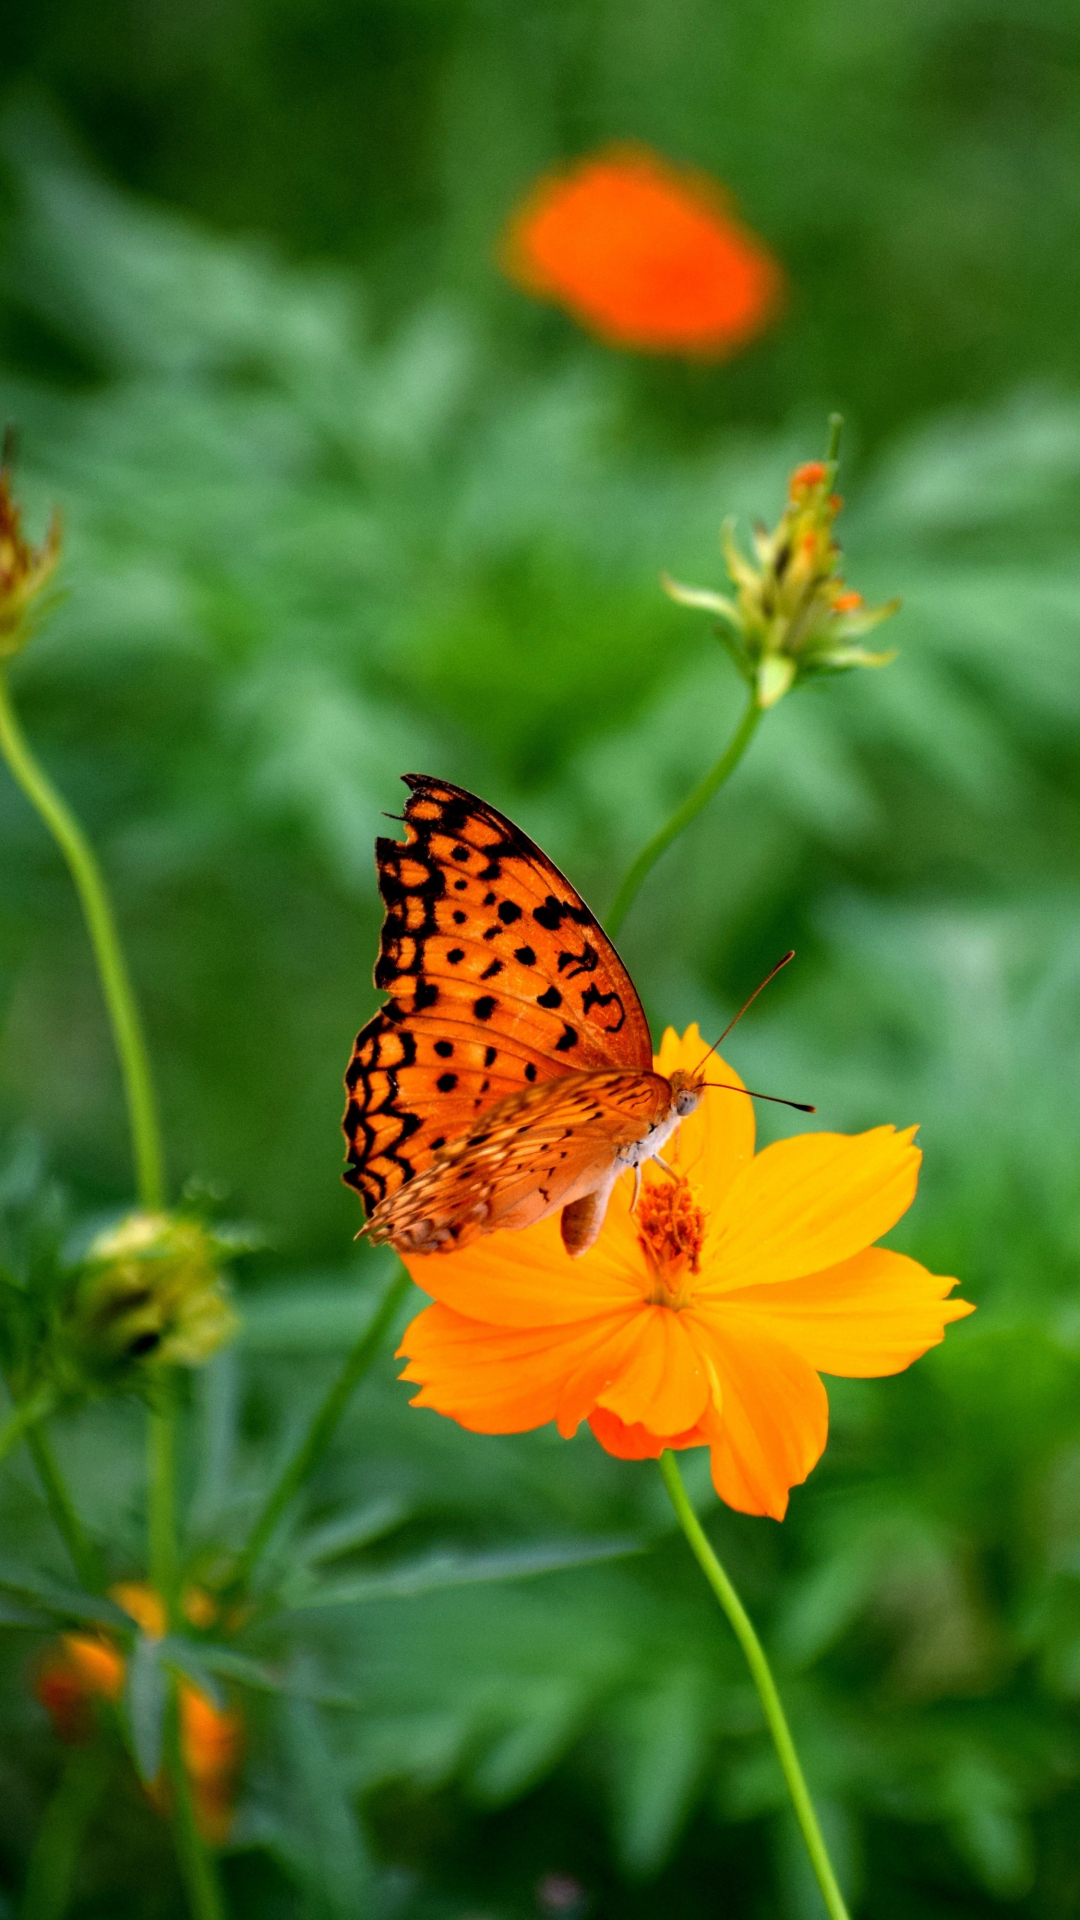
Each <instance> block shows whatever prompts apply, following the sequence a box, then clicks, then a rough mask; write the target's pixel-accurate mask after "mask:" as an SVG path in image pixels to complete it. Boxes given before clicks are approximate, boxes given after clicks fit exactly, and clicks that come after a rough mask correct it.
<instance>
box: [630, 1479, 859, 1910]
mask: <svg viewBox="0 0 1080 1920" xmlns="http://www.w3.org/2000/svg"><path fill="white" fill-rule="evenodd" d="M660 1472H661V1473H662V1475H663V1477H664V1485H665V1486H666V1488H667V1490H668V1493H669V1494H670V1495H671V1504H672V1506H673V1507H674V1509H675V1512H676V1513H677V1515H678V1517H679V1525H680V1526H681V1527H682V1530H683V1532H684V1533H685V1535H686V1538H687V1540H688V1541H689V1543H690V1550H691V1552H692V1553H693V1554H694V1556H695V1558H696V1560H697V1562H698V1564H699V1566H700V1567H701V1570H702V1572H703V1573H704V1575H705V1578H706V1580H707V1581H708V1583H709V1585H710V1587H711V1588H712V1590H713V1592H714V1593H715V1595H716V1597H717V1599H718V1600H719V1602H720V1605H721V1606H722V1607H723V1609H724V1612H725V1613H726V1614H727V1617H728V1620H729V1621H730V1623H731V1627H732V1630H733V1632H734V1634H735V1638H736V1639H737V1641H738V1642H739V1645H740V1647H741V1648H742V1650H743V1653H744V1655H745V1656H746V1664H747V1666H748V1667H749V1669H750V1672H751V1674H752V1675H753V1680H754V1685H755V1686H756V1688H757V1690H758V1697H759V1699H760V1701H761V1704H762V1707H763V1708H764V1710H765V1718H766V1720H767V1721H768V1724H769V1732H770V1733H771V1734H772V1737H773V1744H774V1746H775V1748H776V1752H777V1755H778V1757H779V1760H780V1765H781V1767H782V1769H783V1774H784V1779H785V1781H786V1782H787V1790H788V1793H789V1794H790V1795H791V1804H792V1806H793V1807H794V1809H795V1818H796V1819H797V1821H798V1823H799V1828H800V1831H801V1833H802V1837H803V1841H804V1843H805V1846H806V1851H807V1853H808V1854H809V1856H810V1864H811V1866H812V1867H813V1869H814V1874H815V1877H816V1879H817V1883H818V1886H819V1887H820V1888H821V1897H822V1899H823V1900H824V1902H825V1906H826V1908H827V1910H828V1913H829V1916H830V1920H849V1916H848V1910H847V1907H846V1906H845V1905H844V1898H843V1895H842V1893H841V1892H840V1888H839V1887H838V1885H837V1883H836V1875H835V1873H834V1872H833V1869H832V1862H831V1861H830V1859H829V1855H828V1850H827V1848H826V1846H825V1841H824V1837H823V1835H822V1832H821V1828H820V1827H819V1826H818V1821H817V1815H816V1813H815V1812H814V1806H813V1802H812V1800H811V1798H810V1794H809V1792H808V1790H807V1785H806V1781H805V1780H804V1779H803V1772H802V1768H801V1767H800V1765H799V1756H798V1754H797V1753H796V1751H795V1742H794V1741H793V1739H792V1737H791V1731H790V1728H789V1727H788V1723H787V1719H786V1718H785V1715H784V1709H783V1707H782V1706H781V1704H780V1695H779V1694H778V1693H777V1691H776V1682H775V1680H774V1679H773V1677H772V1672H771V1670H770V1668H769V1663H768V1661H767V1660H766V1658H765V1652H764V1649H763V1647H762V1645H761V1642H760V1640H759V1639H758V1637H757V1634H756V1633H755V1632H754V1629H753V1626H752V1625H751V1623H750V1617H749V1615H748V1614H747V1612H746V1609H745V1607H744V1606H743V1603H742V1601H741V1600H740V1599H739V1596H738V1594H737V1593H736V1591H735V1589H734V1587H733V1586H732V1584H731V1581H730V1580H729V1579H728V1577H727V1574H726V1573H725V1572H724V1569H723V1567H722V1566H721V1565H720V1562H719V1560H718V1559H717V1557H716V1554H715V1553H714V1552H713V1549H712V1547H711V1546H710V1544H709V1539H708V1536H707V1534H706V1532H705V1529H704V1527H703V1526H702V1524H701V1522H700V1520H699V1519H698V1517H697V1514H696V1513H695V1512H694V1509H693V1507H692V1506H691V1505H690V1501H689V1499H688V1498H687V1493H686V1488H685V1487H684V1485H683V1480H682V1475H681V1474H680V1472H679V1465H678V1461H677V1460H676V1458H675V1455H674V1454H673V1453H671V1452H667V1453H662V1454H661V1455H660Z"/></svg>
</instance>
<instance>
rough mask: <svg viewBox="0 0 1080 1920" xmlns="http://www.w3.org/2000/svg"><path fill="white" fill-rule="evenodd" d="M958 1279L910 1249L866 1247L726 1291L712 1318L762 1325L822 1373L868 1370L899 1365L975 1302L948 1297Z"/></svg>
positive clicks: (860, 1374) (856, 1374) (865, 1373)
mask: <svg viewBox="0 0 1080 1920" xmlns="http://www.w3.org/2000/svg"><path fill="white" fill-rule="evenodd" d="M956 1284H957V1283H956V1281H955V1280H953V1279H950V1278H948V1277H944V1278H943V1277H942V1276H941V1275H940V1274H936V1273H930V1272H929V1270H928V1269H927V1268H926V1267H923V1266H920V1265H919V1262H918V1261H917V1260H909V1259H908V1257H907V1255H906V1254H903V1253H893V1252H891V1251H890V1250H889V1249H888V1248H887V1247H867V1248H866V1250H865V1252H863V1253H857V1254H856V1255H855V1256H854V1258H853V1259H851V1260H845V1261H843V1262H842V1263H841V1264H840V1265H839V1266H836V1267H829V1268H827V1269H826V1271H825V1272H824V1273H812V1274H807V1275H805V1276H804V1277H803V1278H801V1279H798V1280H782V1281H780V1282H778V1284H777V1285H776V1286H772V1287H769V1289H768V1291H767V1292H766V1291H763V1290H762V1289H761V1288H760V1287H744V1288H740V1289H739V1290H738V1291H737V1292H734V1293H726V1294H725V1295H724V1299H723V1305H722V1307H721V1306H718V1307H717V1308H716V1310H715V1314H714V1322H715V1321H719V1320H720V1318H721V1316H722V1321H723V1325H724V1326H725V1327H727V1326H728V1325H740V1326H742V1327H745V1328H746V1329H749V1328H750V1327H751V1325H753V1326H755V1327H757V1328H760V1329H761V1330H763V1331H764V1332H766V1333H768V1334H769V1335H770V1336H771V1337H772V1338H775V1339H778V1340H782V1341H784V1343H785V1344H786V1345H787V1346H790V1347H791V1348H793V1349H794V1351H795V1352H796V1353H800V1354H801V1355H802V1357H803V1359H804V1360H806V1361H807V1362H808V1363H809V1365H810V1366H812V1367H814V1368H816V1369H817V1371H818V1372H820V1373H838V1374H846V1375H848V1376H849V1377H850V1378H861V1379H866V1378H870V1377H871V1376H873V1375H878V1374H885V1373H900V1372H901V1371H902V1369H903V1368H904V1367H907V1366H910V1364H911V1362H912V1361H913V1360H917V1359H918V1357H919V1355H920V1354H921V1353H925V1352H926V1350H927V1348H928V1347H936V1346H937V1344H938V1342H939V1341H940V1340H943V1339H944V1337H945V1327H946V1323H947V1322H948V1321H950V1320H962V1319H963V1318H964V1315H965V1314H968V1313H974V1311H975V1309H974V1307H973V1306H972V1304H971V1302H970V1301H968V1300H949V1299H947V1298H946V1295H947V1294H949V1293H950V1292H951V1291H952V1289H953V1287H955V1286H956Z"/></svg>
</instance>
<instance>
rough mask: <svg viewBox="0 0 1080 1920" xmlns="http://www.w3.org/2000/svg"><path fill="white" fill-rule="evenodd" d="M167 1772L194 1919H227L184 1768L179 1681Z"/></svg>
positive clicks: (169, 1723)
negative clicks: (178, 1694)
mask: <svg viewBox="0 0 1080 1920" xmlns="http://www.w3.org/2000/svg"><path fill="white" fill-rule="evenodd" d="M165 1771H166V1773H167V1774H168V1778H169V1787H170V1790H171V1797H172V1834H173V1844H174V1846H175V1848H176V1858H177V1862H178V1864H179V1867H180V1877H181V1879H182V1880H183V1883H184V1891H185V1893H186V1894H187V1903H188V1909H189V1911H190V1913H191V1916H192V1920H225V1902H224V1900H223V1898H222V1893H221V1884H220V1881H219V1879H218V1871H217V1862H216V1861H215V1859H214V1856H213V1854H212V1853H211V1852H210V1850H209V1848H208V1847H207V1846H206V1843H205V1841H204V1840H203V1837H202V1834H201V1833H200V1832H199V1827H198V1822H197V1821H196V1818H195V1803H194V1800H193V1799H192V1794H191V1782H190V1780H189V1779H188V1775H187V1768H186V1767H185V1766H184V1756H183V1752H182V1750H181V1745H180V1716H179V1712H178V1702H177V1698H176V1683H175V1681H174V1682H173V1686H172V1697H171V1699H170V1701H169V1703H168V1707H167V1709H166V1719H165Z"/></svg>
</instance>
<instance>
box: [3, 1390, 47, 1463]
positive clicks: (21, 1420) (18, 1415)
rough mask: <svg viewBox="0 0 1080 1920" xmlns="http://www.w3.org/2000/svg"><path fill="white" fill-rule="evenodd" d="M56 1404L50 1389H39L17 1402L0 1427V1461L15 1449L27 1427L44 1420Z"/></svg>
mask: <svg viewBox="0 0 1080 1920" xmlns="http://www.w3.org/2000/svg"><path fill="white" fill-rule="evenodd" d="M55 1404H56V1396H55V1394H54V1393H53V1390H52V1388H51V1387H39V1388H38V1390H37V1392H36V1393H31V1394H28V1395H27V1397H26V1399H25V1400H17V1401H16V1402H15V1405H14V1406H13V1407H12V1409H11V1412H10V1413H9V1414H8V1417H7V1419H6V1420H5V1421H4V1424H3V1426H2V1427H0V1460H6V1459H7V1456H8V1454H9V1453H10V1452H11V1449H12V1447H16V1446H18V1444H19V1441H20V1440H21V1439H22V1437H23V1435H24V1434H25V1432H26V1429H27V1427H32V1426H34V1425H35V1424H36V1423H37V1421H39V1420H44V1418H45V1415H46V1414H47V1413H51V1412H52V1409H53V1407H54V1406H55Z"/></svg>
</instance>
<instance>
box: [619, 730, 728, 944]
mask: <svg viewBox="0 0 1080 1920" xmlns="http://www.w3.org/2000/svg"><path fill="white" fill-rule="evenodd" d="M761 714H762V709H761V707H759V705H758V702H757V694H756V693H753V694H751V696H750V700H749V702H748V704H747V708H746V712H745V713H744V714H743V717H742V719H741V720H740V722H739V725H738V727H737V728H736V730H735V733H734V734H733V735H732V738H731V740H730V741H729V743H728V745H727V746H726V747H725V748H724V751H723V753H722V754H721V755H720V758H719V760H718V761H717V763H716V765H715V767H714V768H713V769H712V772H711V773H707V774H706V775H705V778H704V780H700V781H699V782H698V784H697V786H696V787H695V788H694V790H693V792H692V793H691V794H688V795H687V798H686V799H685V800H684V801H683V803H682V806H681V807H679V808H678V810H677V812H675V813H673V814H672V816H671V819H670V820H669V821H668V823H667V825H666V826H663V827H661V828H660V831H659V833H654V834H653V837H652V839H651V840H650V841H649V843H648V845H647V846H644V847H642V849H641V852H640V853H639V854H638V857H637V859H636V860H635V861H634V863H633V865H632V866H631V868H630V870H629V872H628V873H627V875H626V877H625V879H624V880H623V882H622V885H621V886H620V888H619V891H618V893H617V894H616V895H615V901H614V905H613V906H612V908H611V911H610V913H609V914H608V916H607V921H606V930H607V932H608V933H610V934H611V936H612V938H613V939H614V937H615V935H616V934H617V933H618V931H619V928H620V927H621V926H622V923H623V921H624V920H625V919H626V916H627V913H628V912H629V910H630V908H631V907H632V906H633V904H634V901H635V900H636V898H637V895H638V890H639V888H640V886H641V883H642V881H643V880H644V879H645V876H646V874H647V873H649V872H650V871H651V869H652V868H653V867H654V866H655V865H656V862H657V861H658V860H659V858H660V855H661V854H662V853H664V852H665V851H666V849H667V848H668V847H670V845H671V843H672V841H673V840H677V839H678V837H679V835H680V833H681V832H682V831H683V828H684V827H688V826H689V825H690V822H691V820H694V819H696V817H697V815H698V814H699V813H700V812H701V809H702V807H704V806H705V805H706V804H707V803H708V801H710V800H711V799H712V797H713V794H714V793H716V792H717V790H718V789H719V788H720V787H722V786H723V784H724V781H725V780H726V779H728V777H729V775H731V774H733V773H734V771H735V769H736V767H737V766H738V764H739V761H740V760H741V759H742V757H743V754H744V753H745V752H746V749H747V747H748V746H749V745H750V742H751V740H752V739H753V737H754V734H755V732H756V731H757V724H758V721H759V720H760V719H761Z"/></svg>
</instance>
